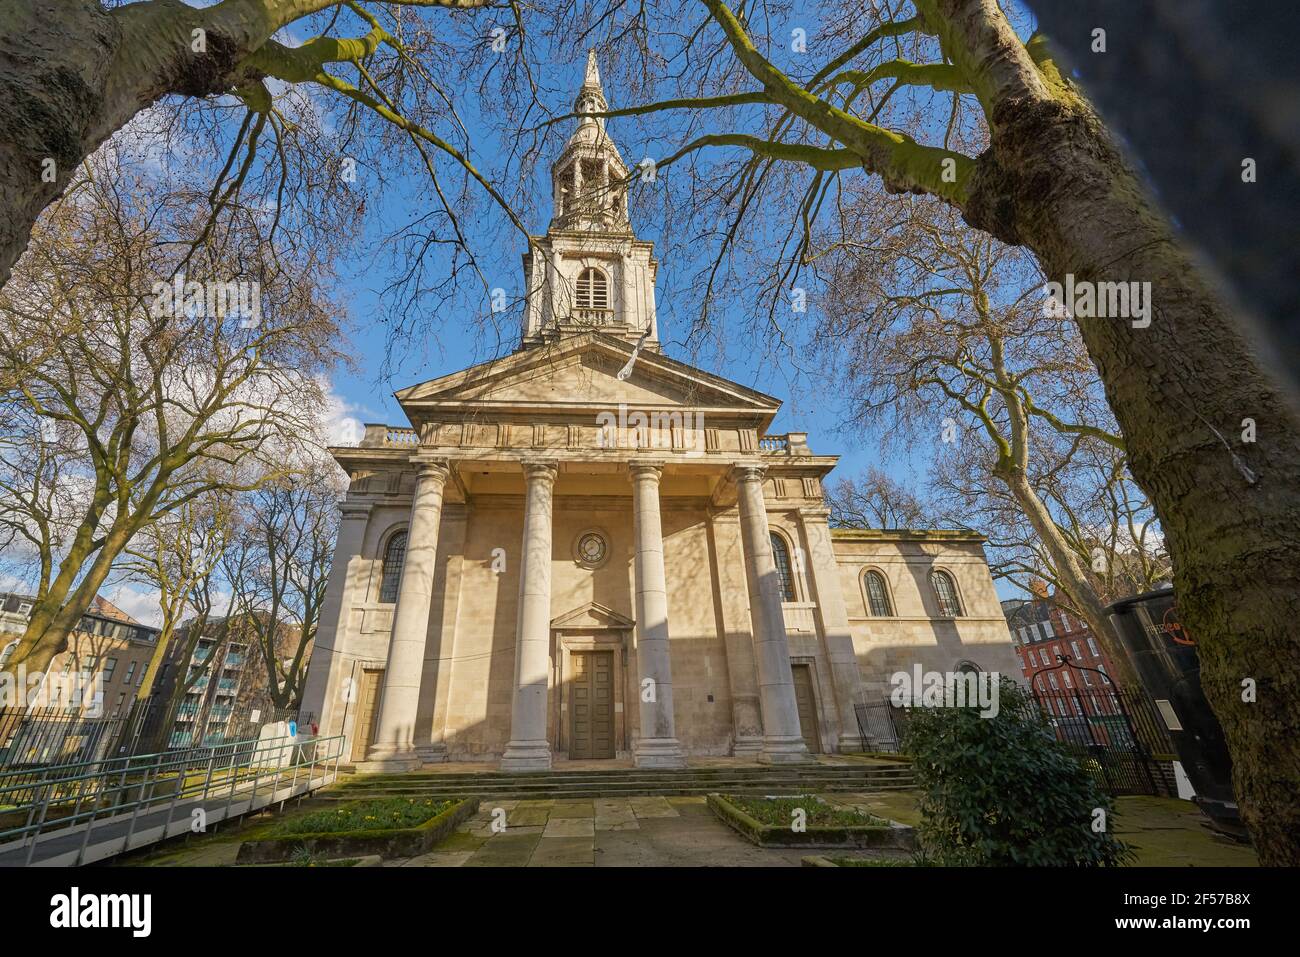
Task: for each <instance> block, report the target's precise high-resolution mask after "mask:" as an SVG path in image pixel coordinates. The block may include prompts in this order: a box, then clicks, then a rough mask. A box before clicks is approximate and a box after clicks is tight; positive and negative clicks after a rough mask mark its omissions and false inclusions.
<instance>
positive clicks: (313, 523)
mask: <svg viewBox="0 0 1300 957" xmlns="http://www.w3.org/2000/svg"><path fill="white" fill-rule="evenodd" d="M343 491H344V488H343V486H342V484H341V476H340V475H339V474H338V470H337V469H334V468H330V467H329V466H328V465H325V464H322V465H320V466H318V467H314V468H308V469H306V470H304V471H302V472H299V473H296V474H294V475H291V476H288V477H286V478H283V479H279V480H276V481H274V482H271V483H268V484H266V485H265V486H263V487H262V488H260V489H258V490H256V491H254V492H251V493H249V494H248V495H247V496H246V499H245V507H246V508H247V525H246V527H245V532H244V534H245V535H246V536H247V541H248V545H249V548H250V553H251V556H252V557H251V564H252V566H253V567H252V570H251V572H250V574H249V576H248V577H247V579H246V582H245V586H246V587H245V588H244V589H243V590H242V591H241V593H240V596H239V608H240V612H241V613H242V614H243V616H244V618H245V620H246V621H247V623H248V628H249V631H250V632H251V635H252V638H253V641H254V643H255V644H256V646H257V651H258V654H257V655H256V657H257V658H258V660H259V664H260V665H261V667H262V668H263V669H264V670H265V673H266V674H265V677H266V687H267V693H268V694H269V696H270V697H271V699H272V700H273V701H274V702H275V704H276V706H277V707H279V708H289V707H292V706H293V705H294V704H295V703H296V702H297V701H298V699H299V697H300V696H301V692H302V682H303V679H304V678H305V676H306V669H307V657H308V649H310V648H311V647H312V642H313V641H314V640H315V638H316V630H317V628H318V626H319V625H320V614H321V607H322V605H323V604H324V601H325V588H326V585H327V583H328V578H329V569H330V563H331V561H332V559H333V553H334V539H335V537H336V535H337V533H338V503H339V500H340V499H341V497H342V494H343Z"/></svg>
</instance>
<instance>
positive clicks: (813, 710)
mask: <svg viewBox="0 0 1300 957" xmlns="http://www.w3.org/2000/svg"><path fill="white" fill-rule="evenodd" d="M790 670H791V671H792V672H793V673H794V700H795V703H796V704H797V705H798V706H799V728H800V730H801V731H802V732H803V740H804V744H806V745H807V746H808V750H809V751H810V752H811V753H812V754H820V753H821V750H822V739H821V735H820V734H819V733H818V728H817V700H816V698H814V697H813V677H812V665H791V666H790Z"/></svg>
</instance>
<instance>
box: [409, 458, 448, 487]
mask: <svg viewBox="0 0 1300 957" xmlns="http://www.w3.org/2000/svg"><path fill="white" fill-rule="evenodd" d="M411 464H412V465H414V466H415V474H416V478H417V479H418V480H421V481H423V480H427V479H432V480H434V481H437V482H439V483H445V482H446V481H447V476H448V475H450V474H451V466H450V464H449V463H448V462H447V460H446V459H444V458H434V457H432V456H425V455H423V454H420V453H417V454H415V455H413V456H411Z"/></svg>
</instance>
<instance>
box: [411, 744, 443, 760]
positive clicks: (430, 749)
mask: <svg viewBox="0 0 1300 957" xmlns="http://www.w3.org/2000/svg"><path fill="white" fill-rule="evenodd" d="M415 753H416V754H418V755H419V756H420V760H421V761H423V762H424V763H425V764H446V763H447V746H446V745H445V744H442V743H441V742H440V743H438V744H422V745H420V746H419V747H418V748H416V749H415Z"/></svg>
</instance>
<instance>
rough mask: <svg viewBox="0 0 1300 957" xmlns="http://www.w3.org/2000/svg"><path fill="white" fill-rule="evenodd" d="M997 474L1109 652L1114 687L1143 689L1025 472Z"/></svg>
mask: <svg viewBox="0 0 1300 957" xmlns="http://www.w3.org/2000/svg"><path fill="white" fill-rule="evenodd" d="M997 474H998V477H999V478H1000V479H1002V481H1003V482H1005V483H1006V486H1007V488H1008V489H1009V490H1010V491H1011V494H1012V495H1013V496H1014V497H1015V500H1016V501H1017V502H1018V503H1019V504H1020V509H1021V511H1022V512H1024V513H1025V517H1026V518H1027V519H1029V524H1030V525H1032V526H1033V527H1034V531H1035V532H1036V533H1037V534H1038V537H1039V538H1040V539H1041V540H1042V542H1043V546H1044V547H1045V548H1046V549H1047V551H1048V552H1049V554H1051V556H1052V563H1053V564H1054V565H1055V566H1056V574H1057V577H1058V578H1059V580H1060V583H1061V587H1062V588H1063V589H1064V590H1065V593H1066V595H1068V596H1069V598H1070V601H1072V602H1073V603H1074V607H1075V609H1076V610H1077V611H1078V612H1079V615H1080V616H1081V617H1082V618H1083V619H1084V620H1085V621H1086V622H1087V623H1088V627H1089V628H1090V629H1092V633H1093V634H1094V635H1096V636H1097V640H1098V641H1099V642H1100V643H1101V646H1102V647H1103V648H1105V649H1106V654H1107V655H1108V656H1109V658H1110V660H1111V664H1112V666H1113V668H1114V670H1115V674H1113V675H1111V677H1112V678H1114V679H1115V683H1116V684H1117V685H1118V686H1119V687H1121V688H1140V687H1142V682H1141V681H1140V680H1139V679H1138V676H1137V672H1135V671H1134V670H1133V664H1132V662H1131V661H1129V657H1128V652H1127V651H1125V650H1124V644H1123V642H1122V641H1121V640H1120V637H1119V632H1118V631H1116V630H1115V626H1114V625H1113V624H1111V620H1110V616H1108V615H1107V614H1106V609H1105V606H1103V605H1102V603H1101V600H1100V599H1099V598H1098V597H1097V591H1096V589H1095V588H1094V587H1093V585H1092V582H1091V581H1090V580H1089V578H1088V572H1087V569H1086V568H1085V567H1084V564H1083V562H1081V561H1080V560H1079V555H1078V553H1077V552H1075V550H1074V549H1072V548H1071V547H1070V545H1069V543H1068V542H1066V541H1065V537H1064V536H1063V535H1061V531H1060V529H1059V528H1057V527H1056V522H1054V521H1053V520H1052V516H1051V515H1050V514H1049V513H1048V511H1047V507H1046V506H1045V505H1044V504H1043V501H1042V499H1040V498H1039V497H1038V494H1037V493H1036V492H1035V491H1034V490H1033V488H1032V486H1030V484H1029V479H1028V478H1026V476H1025V473H1024V471H1023V470H1020V469H1016V470H1014V471H1012V472H1011V473H1010V474H1004V473H1003V472H1002V471H1001V470H999V471H998V472H997Z"/></svg>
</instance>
